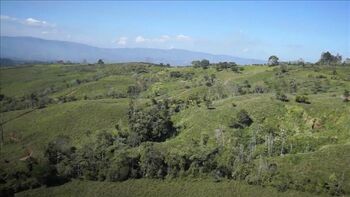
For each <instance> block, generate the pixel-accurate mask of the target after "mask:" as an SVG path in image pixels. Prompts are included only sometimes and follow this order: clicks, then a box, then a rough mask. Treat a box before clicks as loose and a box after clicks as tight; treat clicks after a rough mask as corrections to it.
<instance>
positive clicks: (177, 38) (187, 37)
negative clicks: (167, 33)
mask: <svg viewBox="0 0 350 197" xmlns="http://www.w3.org/2000/svg"><path fill="white" fill-rule="evenodd" d="M176 40H180V41H189V40H191V37H190V36H185V35H183V34H179V35H177V36H176Z"/></svg>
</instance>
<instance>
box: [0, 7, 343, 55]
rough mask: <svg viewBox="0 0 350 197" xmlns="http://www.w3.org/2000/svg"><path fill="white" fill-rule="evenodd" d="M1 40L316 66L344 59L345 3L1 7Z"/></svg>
mask: <svg viewBox="0 0 350 197" xmlns="http://www.w3.org/2000/svg"><path fill="white" fill-rule="evenodd" d="M1 35H7V36H33V37H40V38H46V39H55V40H66V41H74V42H79V43H85V44H89V45H93V46H98V47H109V48H115V47H150V48H164V49H170V48H180V49H188V50H194V51H203V52H209V53H214V54H227V55H233V56H238V57H246V58H256V59H267V58H268V56H270V55H272V54H274V55H277V56H279V57H280V59H282V60H295V59H299V58H303V59H305V60H307V61H316V60H317V59H318V58H319V57H320V54H321V52H322V51H326V50H329V51H331V52H332V53H339V54H341V55H343V57H350V2H348V1H328V2H327V1H319V2H318V1H310V2H303V1H296V2H292V1H287V2H282V1H274V2H262V1H258V2H254V1H247V2H239V1H233V2H231V1H211V2H210V1H204V2H201V1H192V2H191V1H190V2H185V1H183V2H181V1H171V2H149V1H140V2H136V1H132V2H114V1H106V2H103V1H102V2H101V1H98V2H97V1H96V2H94V1H86V2H79V1H72V2H68V1H66V2H64V1H59V2H58V1H57V2H52V1H49V2H45V1H36V2H35V1H22V2H21V1H1Z"/></svg>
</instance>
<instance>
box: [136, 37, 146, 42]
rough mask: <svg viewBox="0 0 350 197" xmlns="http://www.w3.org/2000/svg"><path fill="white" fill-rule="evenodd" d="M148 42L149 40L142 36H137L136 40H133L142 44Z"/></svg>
mask: <svg viewBox="0 0 350 197" xmlns="http://www.w3.org/2000/svg"><path fill="white" fill-rule="evenodd" d="M148 41H149V39H146V38H144V37H142V36H137V37H136V38H135V42H136V43H143V42H148Z"/></svg>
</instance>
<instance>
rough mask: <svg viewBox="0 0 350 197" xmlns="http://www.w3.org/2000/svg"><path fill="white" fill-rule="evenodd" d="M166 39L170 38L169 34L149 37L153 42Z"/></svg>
mask: <svg viewBox="0 0 350 197" xmlns="http://www.w3.org/2000/svg"><path fill="white" fill-rule="evenodd" d="M168 40H170V36H168V35H163V36H161V37H159V38H154V39H151V41H153V42H166V41H168Z"/></svg>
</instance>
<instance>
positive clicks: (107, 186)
mask: <svg viewBox="0 0 350 197" xmlns="http://www.w3.org/2000/svg"><path fill="white" fill-rule="evenodd" d="M67 195H69V196H123V197H124V196H125V197H128V196H130V197H131V196H133V197H137V196H144V197H147V196H149V197H153V196H154V197H156V196H191V197H196V196H198V197H204V196H215V197H217V196H262V197H263V196H281V195H283V196H313V195H312V194H307V193H303V192H296V191H288V192H284V193H280V192H277V190H275V189H273V188H270V187H259V186H250V185H246V184H242V183H239V182H234V181H231V182H229V181H224V182H221V183H214V182H213V181H210V180H198V181H196V180H195V181H193V180H191V181H184V180H182V181H180V180H174V181H161V180H150V179H139V180H128V181H124V182H121V183H108V182H89V181H73V182H71V183H67V184H65V185H62V186H59V187H53V188H39V189H34V190H32V191H27V192H21V193H18V194H17V195H16V196H19V197H20V196H37V197H39V196H55V197H56V196H57V197H58V196H62V197H63V196H67Z"/></svg>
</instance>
